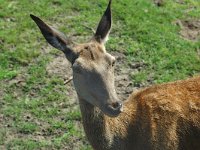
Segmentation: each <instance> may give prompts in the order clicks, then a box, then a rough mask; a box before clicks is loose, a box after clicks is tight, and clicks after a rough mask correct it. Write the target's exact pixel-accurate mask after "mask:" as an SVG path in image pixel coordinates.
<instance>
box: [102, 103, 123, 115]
mask: <svg viewBox="0 0 200 150" xmlns="http://www.w3.org/2000/svg"><path fill="white" fill-rule="evenodd" d="M100 109H101V111H102V112H103V113H104V114H105V115H107V116H109V117H117V116H118V115H119V114H120V113H121V112H123V105H121V106H120V107H118V108H113V107H112V106H111V105H110V104H106V105H104V106H103V107H101V108H100Z"/></svg>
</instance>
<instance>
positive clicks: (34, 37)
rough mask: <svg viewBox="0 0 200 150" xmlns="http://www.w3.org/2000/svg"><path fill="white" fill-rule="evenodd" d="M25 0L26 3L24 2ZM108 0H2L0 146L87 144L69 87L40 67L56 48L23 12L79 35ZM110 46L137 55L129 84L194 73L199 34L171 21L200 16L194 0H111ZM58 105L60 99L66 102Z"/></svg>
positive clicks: (199, 64) (198, 68) (199, 62)
mask: <svg viewBox="0 0 200 150" xmlns="http://www.w3.org/2000/svg"><path fill="white" fill-rule="evenodd" d="M30 3H31V4H30ZM106 5H107V0H99V1H96V0H84V1H83V0H76V1H74V0H68V1H65V0H43V1H39V0H35V1H31V2H30V1H28V0H20V1H17V0H9V1H5V0H0V9H1V10H2V11H0V148H1V147H3V148H4V149H17V150H18V149H30V150H31V149H42V148H43V149H49V148H50V149H63V148H66V149H71V148H72V149H77V148H78V149H81V150H89V149H91V148H90V146H89V145H88V143H87V140H86V137H85V135H84V132H83V129H82V126H81V125H80V124H81V123H80V120H81V115H80V111H79V109H78V108H77V107H74V106H71V105H70V99H69V97H67V96H66V90H67V86H66V85H64V82H63V79H62V78H61V77H59V76H57V75H53V76H52V75H51V76H50V75H48V74H47V71H46V66H47V65H48V64H49V63H50V62H52V61H53V59H54V58H55V57H56V56H57V55H58V54H60V52H58V51H56V50H54V49H53V48H51V47H50V46H47V44H46V42H45V40H44V38H43V37H42V35H41V33H40V32H39V30H38V28H37V27H36V25H35V24H34V23H33V21H32V20H31V19H30V17H29V14H31V13H32V14H34V15H36V16H40V17H41V18H43V19H44V20H45V21H46V22H48V23H49V24H53V25H54V26H56V27H57V28H59V29H60V30H62V31H63V32H65V33H66V34H67V35H68V36H69V37H73V38H74V39H77V41H78V42H82V41H84V40H85V38H84V37H88V36H89V35H91V31H89V30H87V29H86V28H85V26H89V27H92V28H95V27H96V25H97V23H98V21H99V19H100V16H101V14H102V13H103V11H104V9H105V7H106ZM112 10H113V23H114V24H113V30H112V32H111V35H110V40H109V42H108V43H107V50H108V51H120V52H123V53H125V54H126V56H127V61H128V62H129V63H135V62H143V63H144V64H145V65H144V67H142V69H141V70H140V71H139V72H138V73H136V74H134V75H133V76H132V79H133V83H134V85H136V86H137V85H139V84H141V83H148V81H149V80H150V79H151V80H152V81H153V83H163V82H168V81H174V80H178V79H184V78H186V77H189V76H193V75H195V74H198V73H199V72H200V56H199V55H198V51H199V50H200V40H197V41H191V40H186V39H184V38H182V37H181V36H180V34H179V32H180V30H181V28H180V27H179V26H178V25H176V24H175V22H176V21H177V20H191V19H192V20H200V2H199V0H184V3H178V2H175V1H173V0H168V1H165V4H164V6H162V7H157V6H156V5H155V4H154V3H153V0H152V1H150V0H131V1H130V0H123V1H120V0H115V1H113V8H112ZM62 104H66V105H65V106H64V107H63V106H62Z"/></svg>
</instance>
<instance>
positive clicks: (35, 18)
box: [30, 14, 39, 21]
mask: <svg viewBox="0 0 200 150" xmlns="http://www.w3.org/2000/svg"><path fill="white" fill-rule="evenodd" d="M30 17H31V18H32V19H33V20H34V21H35V20H38V19H39V18H38V17H36V16H34V15H32V14H30Z"/></svg>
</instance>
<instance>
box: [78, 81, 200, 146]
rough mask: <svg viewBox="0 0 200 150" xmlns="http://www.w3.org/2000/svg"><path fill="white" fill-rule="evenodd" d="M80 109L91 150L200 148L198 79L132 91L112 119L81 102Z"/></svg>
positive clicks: (199, 85) (199, 84) (199, 83)
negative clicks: (119, 112)
mask: <svg viewBox="0 0 200 150" xmlns="http://www.w3.org/2000/svg"><path fill="white" fill-rule="evenodd" d="M80 106H81V111H82V116H83V125H84V129H85V132H86V135H87V137H88V140H89V141H90V143H91V144H92V146H93V148H94V149H95V150H135V149H136V150H143V149H144V150H147V149H148V150H151V149H154V150H155V149H156V150H159V149H160V150H178V149H179V150H182V149H184V150H197V149H200V77H194V78H191V79H188V80H184V81H177V82H173V83H167V84H162V85H155V86H152V87H149V88H146V89H143V90H140V91H138V92H135V93H133V94H131V95H130V97H129V98H128V100H127V101H125V103H124V111H123V112H122V113H121V114H120V115H119V116H118V117H115V118H110V117H108V116H106V115H104V114H103V113H102V112H101V111H100V110H99V109H98V108H97V107H94V106H92V105H90V104H89V103H87V102H86V101H84V100H82V99H80Z"/></svg>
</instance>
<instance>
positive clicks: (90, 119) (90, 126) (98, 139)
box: [79, 98, 111, 150]
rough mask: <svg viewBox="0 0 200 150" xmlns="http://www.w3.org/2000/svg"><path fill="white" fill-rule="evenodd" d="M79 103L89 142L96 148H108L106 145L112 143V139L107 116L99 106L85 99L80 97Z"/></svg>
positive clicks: (96, 149)
mask: <svg viewBox="0 0 200 150" xmlns="http://www.w3.org/2000/svg"><path fill="white" fill-rule="evenodd" d="M79 103H80V109H81V114H82V121H83V127H84V130H85V133H86V135H87V138H88V140H89V142H90V143H91V145H92V146H93V148H94V149H95V150H98V149H106V148H105V147H109V145H111V139H110V138H108V136H107V135H108V134H109V131H110V129H109V126H106V124H107V121H106V120H107V118H106V116H105V115H104V114H103V113H102V112H101V111H100V110H99V109H98V108H97V107H95V106H93V105H91V104H90V103H88V102H87V101H85V100H83V99H80V98H79ZM100 143H101V144H100ZM102 146H103V147H102Z"/></svg>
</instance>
